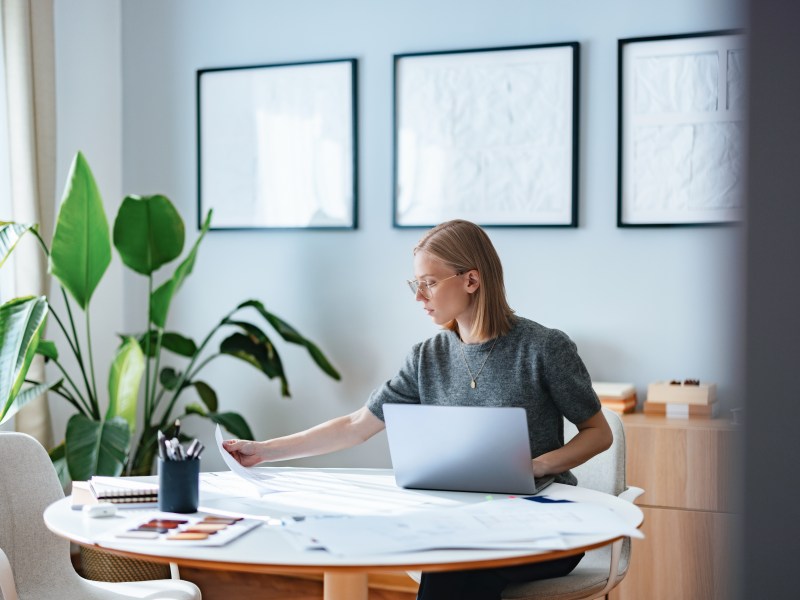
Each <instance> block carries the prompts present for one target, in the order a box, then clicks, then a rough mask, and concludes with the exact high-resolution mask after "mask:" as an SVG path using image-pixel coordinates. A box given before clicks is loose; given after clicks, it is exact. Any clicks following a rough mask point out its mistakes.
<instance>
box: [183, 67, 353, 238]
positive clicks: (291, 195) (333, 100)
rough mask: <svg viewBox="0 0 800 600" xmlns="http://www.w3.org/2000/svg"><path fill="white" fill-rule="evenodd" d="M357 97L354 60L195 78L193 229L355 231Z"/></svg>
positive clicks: (223, 72) (204, 72)
mask: <svg viewBox="0 0 800 600" xmlns="http://www.w3.org/2000/svg"><path fill="white" fill-rule="evenodd" d="M356 89H357V88H356V59H342V60H325V61H316V62H304V63H289V64H274V65H259V66H248V67H230V68H219V69H203V70H200V71H198V72H197V140H198V143H197V146H198V150H197V163H198V167H197V171H198V175H197V176H198V186H197V187H198V215H197V218H198V227H199V226H200V224H201V222H202V220H203V218H204V216H205V214H206V212H207V211H208V210H209V209H213V210H214V215H213V219H212V227H211V228H212V229H273V228H303V229H355V228H356V226H357V188H358V185H357V182H358V176H357V173H358V159H357V156H358V152H357V140H358V137H357V132H356V128H357V108H356V98H357V94H356Z"/></svg>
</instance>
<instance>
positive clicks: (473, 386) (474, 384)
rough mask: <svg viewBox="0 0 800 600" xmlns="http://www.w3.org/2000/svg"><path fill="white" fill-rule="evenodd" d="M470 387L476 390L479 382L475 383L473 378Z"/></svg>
mask: <svg viewBox="0 0 800 600" xmlns="http://www.w3.org/2000/svg"><path fill="white" fill-rule="evenodd" d="M469 387H471V388H472V389H473V390H474V389H475V388H476V387H478V384H477V383H475V380H474V379H473V380H472V381H470V382H469Z"/></svg>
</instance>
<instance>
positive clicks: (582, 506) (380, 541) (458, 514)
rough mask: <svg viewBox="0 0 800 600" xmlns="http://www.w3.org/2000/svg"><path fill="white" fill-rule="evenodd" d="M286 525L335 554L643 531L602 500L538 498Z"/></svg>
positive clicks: (524, 543) (547, 545)
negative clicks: (543, 500)
mask: <svg viewBox="0 0 800 600" xmlns="http://www.w3.org/2000/svg"><path fill="white" fill-rule="evenodd" d="M285 527H286V530H287V533H288V534H289V535H290V536H291V537H292V538H293V543H295V544H296V543H297V540H298V538H302V539H305V540H308V543H309V549H319V548H324V549H325V550H327V551H328V552H330V553H332V554H336V555H367V554H385V553H395V552H413V551H420V550H434V549H442V548H498V549H500V548H508V549H514V548H531V549H541V550H559V549H564V548H567V547H569V539H568V537H569V536H571V535H593V534H596V535H601V534H604V535H608V534H612V535H628V536H631V537H642V534H641V533H640V532H639V531H638V530H637V529H635V528H631V527H629V526H627V525H625V523H624V522H623V521H622V520H621V519H620V518H619V517H618V516H617V515H616V514H614V512H613V511H611V510H610V509H608V508H606V507H603V506H599V505H595V504H589V503H577V502H575V503H573V502H569V503H556V504H539V503H536V502H530V501H528V500H525V499H522V498H512V499H507V500H497V501H490V502H481V503H478V504H471V505H467V506H462V507H458V508H450V509H447V510H426V511H419V512H414V513H408V514H404V515H394V516H361V517H341V518H335V519H326V518H323V519H315V518H311V519H306V520H305V521H302V522H297V523H289V524H287V525H286V526H285Z"/></svg>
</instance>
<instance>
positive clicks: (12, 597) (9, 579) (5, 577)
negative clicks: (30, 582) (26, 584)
mask: <svg viewBox="0 0 800 600" xmlns="http://www.w3.org/2000/svg"><path fill="white" fill-rule="evenodd" d="M0 593H2V594H3V598H4V599H5V600H19V596H17V586H16V585H14V572H13V571H12V570H11V563H10V562H9V560H8V556H6V553H5V552H3V549H2V548H0Z"/></svg>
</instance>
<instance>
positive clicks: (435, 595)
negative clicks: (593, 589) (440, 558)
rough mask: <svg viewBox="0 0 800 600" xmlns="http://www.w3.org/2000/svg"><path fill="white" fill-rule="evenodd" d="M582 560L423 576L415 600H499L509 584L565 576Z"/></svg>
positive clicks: (571, 558) (573, 558) (558, 560)
mask: <svg viewBox="0 0 800 600" xmlns="http://www.w3.org/2000/svg"><path fill="white" fill-rule="evenodd" d="M582 558H583V554H578V555H577V556H568V557H566V558H558V559H556V560H550V561H547V562H541V563H533V564H530V565H520V566H517V567H503V568H500V569H480V570H474V571H446V572H444V573H423V574H422V579H421V581H420V583H419V592H418V593H417V600H500V594H502V592H503V590H504V589H505V587H506V586H507V585H508V584H509V583H522V582H526V581H536V580H538V579H550V578H551V577H563V576H564V575H569V574H570V573H571V572H572V570H573V569H574V568H575V567H577V566H578V563H579V562H580V561H581V559H582Z"/></svg>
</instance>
